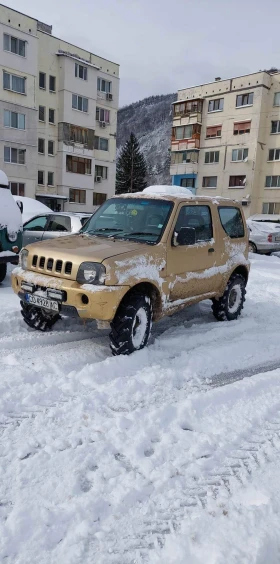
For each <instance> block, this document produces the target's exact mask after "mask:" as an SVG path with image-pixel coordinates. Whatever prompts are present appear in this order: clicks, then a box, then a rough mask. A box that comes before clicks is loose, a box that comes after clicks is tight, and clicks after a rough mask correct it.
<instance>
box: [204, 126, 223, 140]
mask: <svg viewBox="0 0 280 564" xmlns="http://www.w3.org/2000/svg"><path fill="white" fill-rule="evenodd" d="M221 136H222V126H221V125H214V126H213V127H207V128H206V139H210V138H212V137H221Z"/></svg>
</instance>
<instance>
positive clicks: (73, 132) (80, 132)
mask: <svg viewBox="0 0 280 564" xmlns="http://www.w3.org/2000/svg"><path fill="white" fill-rule="evenodd" d="M70 140H71V141H74V143H81V144H82V145H87V144H88V130H87V129H84V128H82V127H78V126H76V125H70Z"/></svg>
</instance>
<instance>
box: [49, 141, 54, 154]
mask: <svg viewBox="0 0 280 564" xmlns="http://www.w3.org/2000/svg"><path fill="white" fill-rule="evenodd" d="M48 155H54V141H48Z"/></svg>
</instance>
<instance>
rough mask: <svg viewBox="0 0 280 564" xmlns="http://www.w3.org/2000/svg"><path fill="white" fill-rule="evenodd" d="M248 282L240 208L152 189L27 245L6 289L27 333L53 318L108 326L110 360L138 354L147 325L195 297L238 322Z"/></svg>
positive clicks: (170, 190)
mask: <svg viewBox="0 0 280 564" xmlns="http://www.w3.org/2000/svg"><path fill="white" fill-rule="evenodd" d="M248 275H249V261H248V231H247V229H246V223H245V219H244V216H243V211H242V206H241V205H240V204H239V203H238V202H236V201H231V200H228V199H223V198H219V197H216V198H210V197H207V196H205V197H204V196H201V197H198V196H196V195H193V194H192V192H190V191H189V190H187V189H186V188H181V187H176V186H154V187H149V188H146V189H145V190H144V191H143V192H140V193H134V194H133V193H131V194H123V195H120V196H115V197H113V198H111V199H109V200H107V201H106V202H105V203H104V204H103V205H102V206H101V207H100V208H99V209H98V210H97V212H96V213H95V214H94V215H93V216H92V217H91V218H90V219H89V221H88V222H87V223H86V225H85V226H84V227H83V228H82V230H81V231H80V233H79V234H77V235H71V236H66V237H59V238H58V239H52V240H48V241H42V242H40V243H39V244H37V243H34V244H32V245H28V246H27V247H26V248H24V249H23V250H22V251H21V254H20V266H19V267H18V268H15V269H14V271H13V274H12V286H13V289H14V291H15V292H16V294H18V296H19V298H20V300H21V308H22V315H23V319H24V320H25V322H26V323H27V325H29V326H30V327H33V328H35V329H38V330H42V331H44V330H46V329H48V328H51V327H52V326H53V325H54V323H55V322H56V321H57V320H58V319H59V318H60V316H61V315H74V316H79V317H80V318H82V319H96V320H97V321H98V322H99V325H100V326H104V322H106V323H105V325H107V324H110V327H111V332H110V346H111V350H112V353H113V354H114V355H118V354H130V353H132V352H134V351H135V350H138V349H142V348H143V347H144V346H145V345H146V344H147V342H148V340H149V336H150V331H151V326H152V321H157V320H158V319H160V318H161V317H163V316H165V315H171V314H172V313H175V312H177V311H178V310H180V309H181V308H183V307H185V306H188V305H191V304H194V303H197V302H200V301H202V300H206V299H210V300H212V310H213V314H214V316H215V317H216V319H217V320H219V321H224V320H234V319H237V318H238V317H239V315H240V314H241V311H242V308H243V305H244V301H245V293H246V284H247V280H248ZM100 322H102V323H100Z"/></svg>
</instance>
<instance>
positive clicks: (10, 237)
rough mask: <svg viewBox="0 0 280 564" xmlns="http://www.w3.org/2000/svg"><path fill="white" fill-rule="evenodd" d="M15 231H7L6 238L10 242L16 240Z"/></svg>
mask: <svg viewBox="0 0 280 564" xmlns="http://www.w3.org/2000/svg"><path fill="white" fill-rule="evenodd" d="M17 236H18V234H17V232H16V231H7V238H8V240H9V241H10V242H11V243H14V242H15V241H16V240H17Z"/></svg>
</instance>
